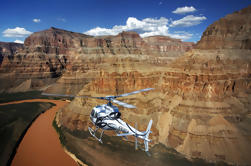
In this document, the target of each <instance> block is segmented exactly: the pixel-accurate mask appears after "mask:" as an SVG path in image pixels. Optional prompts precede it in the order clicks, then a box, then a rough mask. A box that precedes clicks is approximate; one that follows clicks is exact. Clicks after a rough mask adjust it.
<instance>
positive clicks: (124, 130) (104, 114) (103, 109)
mask: <svg viewBox="0 0 251 166" xmlns="http://www.w3.org/2000/svg"><path fill="white" fill-rule="evenodd" d="M152 89H154V88H146V89H142V90H138V91H134V92H130V93H125V94H122V95H117V96H106V97H92V96H74V95H61V94H50V93H42V95H47V96H62V97H87V98H96V99H102V100H107V101H108V103H107V104H103V105H98V106H96V107H94V108H93V109H92V112H91V114H90V119H91V121H92V123H93V124H94V125H95V127H96V128H95V130H93V129H92V128H90V127H88V129H89V132H90V134H91V135H92V136H93V137H94V138H95V139H97V140H98V141H99V142H100V143H103V142H102V139H101V138H102V136H103V133H104V130H115V131H116V133H117V136H123V137H125V138H126V139H127V136H129V135H132V136H134V137H135V149H137V148H138V140H137V138H140V139H142V140H144V144H145V149H144V150H145V151H146V152H148V151H149V147H148V143H149V142H150V141H151V140H150V139H149V134H150V133H151V131H150V129H151V126H152V122H153V121H152V120H150V122H149V123H148V126H147V129H146V131H144V132H141V131H138V130H137V129H135V128H133V127H132V126H130V125H129V124H127V123H126V122H124V121H123V120H121V119H120V116H121V113H120V112H119V109H118V107H116V106H114V105H112V102H113V103H116V104H118V105H121V106H123V107H126V108H136V107H135V106H133V105H130V104H127V103H124V102H121V101H118V100H116V98H119V97H125V96H129V95H133V94H136V93H140V92H145V91H149V90H152ZM98 129H101V130H102V131H101V134H100V136H99V138H98V137H97V136H96V131H97V130H98Z"/></svg>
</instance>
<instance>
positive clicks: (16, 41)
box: [14, 40, 24, 44]
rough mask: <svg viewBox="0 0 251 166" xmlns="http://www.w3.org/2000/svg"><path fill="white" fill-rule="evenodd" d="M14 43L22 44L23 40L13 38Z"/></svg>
mask: <svg viewBox="0 0 251 166" xmlns="http://www.w3.org/2000/svg"><path fill="white" fill-rule="evenodd" d="M14 43H20V44H24V41H22V40H15V41H14Z"/></svg>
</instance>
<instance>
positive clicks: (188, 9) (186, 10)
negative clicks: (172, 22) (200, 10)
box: [172, 6, 196, 14]
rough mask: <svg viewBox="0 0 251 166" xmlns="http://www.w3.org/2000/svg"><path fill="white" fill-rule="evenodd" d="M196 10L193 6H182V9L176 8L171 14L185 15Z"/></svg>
mask: <svg viewBox="0 0 251 166" xmlns="http://www.w3.org/2000/svg"><path fill="white" fill-rule="evenodd" d="M195 11H196V9H195V8H194V7H193V6H190V7H188V6H184V7H178V8H177V9H176V10H174V11H172V13H175V14H185V13H191V12H195Z"/></svg>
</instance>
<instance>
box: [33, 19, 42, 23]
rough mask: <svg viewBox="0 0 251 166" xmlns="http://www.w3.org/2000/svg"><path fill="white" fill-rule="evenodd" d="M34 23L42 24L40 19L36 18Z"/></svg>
mask: <svg viewBox="0 0 251 166" xmlns="http://www.w3.org/2000/svg"><path fill="white" fill-rule="evenodd" d="M32 21H33V22H35V23H39V22H41V20H40V19H38V18H34V19H33V20H32Z"/></svg>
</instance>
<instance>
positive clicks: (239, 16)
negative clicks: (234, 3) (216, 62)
mask: <svg viewBox="0 0 251 166" xmlns="http://www.w3.org/2000/svg"><path fill="white" fill-rule="evenodd" d="M250 10H251V8H250V6H249V7H247V8H245V9H242V10H240V11H236V12H235V13H232V14H229V15H227V16H226V17H224V18H221V19H220V20H218V21H216V22H214V23H213V24H212V25H210V26H209V27H208V28H207V29H206V30H205V32H204V33H203V36H202V38H201V40H200V41H199V42H198V43H197V46H196V48H198V49H251V31H250V28H251V14H250V13H251V11H250Z"/></svg>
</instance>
